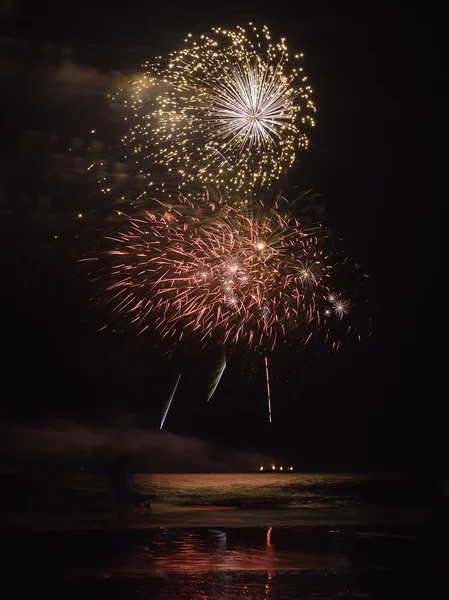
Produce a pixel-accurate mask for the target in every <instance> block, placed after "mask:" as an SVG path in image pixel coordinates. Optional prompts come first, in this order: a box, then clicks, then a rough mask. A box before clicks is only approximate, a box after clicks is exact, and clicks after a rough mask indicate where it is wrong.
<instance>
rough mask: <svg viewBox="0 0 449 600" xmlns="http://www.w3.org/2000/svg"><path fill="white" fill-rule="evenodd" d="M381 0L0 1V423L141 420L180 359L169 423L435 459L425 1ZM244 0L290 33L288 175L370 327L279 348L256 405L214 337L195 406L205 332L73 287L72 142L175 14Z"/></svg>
mask: <svg viewBox="0 0 449 600" xmlns="http://www.w3.org/2000/svg"><path fill="white" fill-rule="evenodd" d="M391 4H394V3H386V2H385V3H383V2H377V3H371V4H367V3H360V2H338V3H337V2H330V1H329V2H321V1H319V2H318V1H315V2H313V1H309V2H308V3H306V2H301V1H298V2H290V3H289V2H283V1H280V2H273V3H271V4H270V5H269V6H267V8H266V9H263V10H264V12H263V13H262V12H261V11H262V8H261V6H262V4H261V3H260V2H259V3H249V2H243V3H222V4H221V5H217V3H210V5H207V3H202V4H201V5H199V4H197V3H193V4H192V3H191V2H188V3H187V2H185V3H182V5H181V3H177V4H174V3H170V2H167V3H160V5H159V6H157V7H155V6H153V3H150V2H141V3H139V2H135V1H127V2H123V3H122V4H121V6H119V7H117V8H113V9H111V7H110V4H109V3H105V2H104V3H102V2H95V1H94V0H92V1H91V2H88V3H87V2H86V3H84V2H76V3H75V2H74V3H70V4H66V3H63V2H60V3H56V2H47V3H39V2H38V3H36V2H28V3H27V2H23V3H21V2H14V1H11V2H3V3H2V9H1V13H0V14H1V15H2V26H1V33H2V42H1V47H0V76H1V80H2V94H1V95H0V102H1V108H2V116H3V125H2V139H1V142H0V148H1V162H0V173H1V177H0V224H1V236H0V243H1V252H0V261H1V270H2V279H1V283H2V293H1V308H2V311H1V315H2V329H1V331H2V357H3V359H2V362H1V367H2V394H1V395H2V400H1V405H0V406H1V408H0V411H1V412H0V418H1V420H2V422H3V424H4V426H5V427H6V429H8V428H11V427H13V425H14V424H18V423H20V424H22V425H25V426H26V427H29V428H30V429H33V428H39V427H44V428H45V427H51V426H52V425H51V424H52V423H54V422H55V420H60V419H65V420H66V421H67V422H70V423H74V424H80V423H82V424H86V425H88V426H99V425H101V426H107V427H115V426H121V427H123V426H125V427H128V426H129V427H137V428H148V429H154V428H157V427H158V424H159V419H160V414H161V411H162V406H163V403H164V400H165V399H166V397H167V396H168V394H169V392H170V389H171V387H172V386H173V384H174V381H175V380H176V377H177V374H178V372H179V367H180V365H182V367H183V373H184V375H183V379H182V385H181V387H180V389H179V394H178V395H177V397H176V398H175V401H174V403H173V407H172V410H171V412H170V413H169V417H168V419H167V422H166V427H167V429H168V430H169V431H170V432H173V433H174V434H176V435H186V436H190V437H198V438H201V439H204V440H209V441H213V442H216V443H217V444H220V445H222V446H228V447H232V448H237V449H241V450H245V451H261V452H266V453H270V454H275V455H282V456H287V457H288V458H289V459H290V460H291V461H292V462H294V463H295V465H296V466H297V469H304V470H316V469H318V470H348V471H351V470H366V471H369V470H377V469H388V470H404V469H407V470H425V471H430V470H433V469H436V468H439V467H442V466H443V464H442V457H443V455H444V452H443V444H442V438H443V431H444V414H443V396H444V394H443V392H441V391H440V388H441V389H442V390H444V388H445V386H444V385H443V384H442V380H443V376H442V371H443V369H444V365H443V350H442V349H441V348H442V347H444V340H445V334H444V331H443V329H444V325H445V311H444V309H443V306H442V303H441V301H440V298H441V296H440V291H441V282H442V281H444V279H445V277H444V276H445V267H444V266H443V265H442V264H441V263H442V262H443V261H442V256H443V251H444V250H443V248H444V233H443V231H444V230H445V229H446V228H443V227H442V220H443V218H444V212H445V211H443V207H445V200H446V195H447V176H446V175H445V170H446V169H447V115H446V111H447V108H446V102H447V99H446V98H445V96H444V88H445V87H446V86H445V83H444V81H443V73H444V68H443V65H442V38H441V37H440V33H439V27H438V26H437V23H438V22H439V20H441V19H442V17H441V16H440V17H439V15H438V14H437V13H436V12H435V11H434V10H433V9H432V7H431V3H430V4H429V3H426V4H425V5H422V6H421V8H420V9H412V8H409V7H406V8H403V9H399V8H397V9H395V8H392V7H391ZM180 5H181V6H180ZM242 5H244V7H242ZM248 20H253V21H255V22H259V23H261V24H264V23H266V24H268V25H269V26H270V28H271V29H272V31H273V32H274V33H275V34H277V35H279V36H282V35H285V36H286V37H287V40H288V43H289V46H290V47H292V48H295V49H297V50H298V51H299V52H304V54H305V57H306V58H305V67H306V70H307V73H308V75H309V79H310V81H311V83H312V85H313V87H314V90H315V103H316V105H317V109H318V112H317V118H316V121H317V126H316V128H315V130H314V131H312V132H311V135H310V149H309V151H308V152H307V154H305V153H302V154H301V155H300V157H299V159H300V160H299V162H298V165H297V167H296V168H295V169H294V171H293V172H292V174H291V176H290V180H291V182H292V183H293V184H296V185H298V188H299V189H305V188H309V187H313V188H314V189H315V190H316V191H317V192H319V193H320V194H322V198H321V200H322V202H323V203H324V205H325V207H326V211H327V220H326V224H327V225H328V226H329V227H330V228H331V229H332V230H333V232H334V234H335V235H336V237H337V238H340V237H341V238H342V239H343V242H342V245H343V247H344V248H345V250H346V251H347V252H348V253H349V254H350V255H351V256H352V257H353V258H354V259H355V260H356V261H357V262H358V263H360V264H362V265H363V270H364V272H366V273H370V275H371V278H370V282H371V284H372V290H373V294H372V299H371V300H370V302H371V305H370V308H369V309H368V308H367V311H368V312H369V315H367V318H368V317H369V318H372V319H373V325H372V327H371V330H372V335H371V337H369V338H367V339H365V340H364V341H363V342H361V343H353V344H349V345H347V346H346V347H345V348H344V349H343V350H342V351H341V352H340V353H335V354H327V353H325V352H324V351H323V352H319V351H318V350H319V349H317V348H316V349H315V350H313V351H312V350H311V351H307V352H305V353H302V352H300V351H299V350H298V349H297V348H291V347H287V346H285V347H280V348H279V352H278V354H277V355H275V356H274V357H273V359H272V396H273V424H272V425H269V424H268V423H267V418H266V397H265V387H264V373H263V364H262V362H261V361H260V356H259V355H252V354H251V352H247V353H244V352H241V353H239V354H236V355H234V356H233V357H231V358H230V361H229V364H228V369H227V370H226V372H225V376H224V377H223V380H222V383H221V384H220V386H219V388H218V389H217V392H216V394H215V396H214V398H213V401H212V402H211V403H210V404H208V405H206V402H205V394H206V390H207V373H208V372H210V369H211V368H213V364H214V360H215V357H214V356H213V355H212V353H207V355H204V354H201V353H198V352H196V351H193V352H192V353H191V354H190V356H187V355H186V353H185V352H184V353H183V354H179V355H175V356H174V357H173V359H171V360H169V359H168V358H167V357H166V355H165V354H164V353H163V349H162V348H161V347H159V346H158V347H156V346H153V345H152V344H151V343H147V344H142V343H141V342H140V341H139V340H138V339H137V338H136V336H135V335H134V331H133V330H132V328H131V327H130V329H129V331H128V332H122V333H119V332H117V333H115V334H114V333H113V332H109V333H105V334H99V333H97V329H99V328H100V327H101V326H102V324H103V322H104V319H105V315H104V314H103V313H102V310H101V309H98V308H95V307H94V306H93V305H92V303H91V302H90V298H91V296H92V293H93V292H92V289H91V283H90V282H89V281H88V278H87V276H86V273H85V271H83V270H82V269H81V268H80V265H79V264H78V262H77V260H78V258H79V256H80V255H81V254H83V253H86V252H88V250H89V248H88V246H87V244H89V243H91V240H92V237H93V234H92V231H95V230H96V229H97V228H99V227H101V222H99V221H100V219H101V215H99V214H98V213H95V214H93V213H92V207H93V205H94V200H93V191H92V186H90V185H89V182H88V178H87V177H86V174H85V167H84V165H85V163H86V161H87V158H88V156H87V155H88V153H89V152H90V153H94V154H95V153H97V154H96V155H97V156H105V157H106V159H107V161H108V164H109V165H110V168H111V169H113V168H115V167H114V152H115V150H114V148H116V147H117V145H118V143H119V139H120V133H121V121H120V115H119V114H117V112H114V110H112V109H111V107H110V106H108V102H107V100H106V98H105V94H106V93H107V91H108V89H109V88H110V86H112V85H113V84H114V82H116V81H120V80H121V79H122V78H123V79H124V80H126V76H127V75H128V74H132V73H136V72H138V71H139V68H140V64H141V62H143V61H144V60H147V59H151V58H152V57H153V56H155V55H158V54H161V53H163V52H165V51H167V50H170V49H171V48H173V47H176V45H177V44H178V43H181V42H182V40H183V37H184V34H185V33H186V32H188V31H192V32H195V33H196V32H198V33H200V32H206V31H207V30H208V29H209V28H210V27H211V26H214V25H237V24H244V23H245V22H247V21H248ZM92 129H95V130H96V134H95V140H96V142H95V144H94V149H93V150H92V135H91V134H90V131H91V130H92ZM89 146H90V147H91V150H87V148H88V147H89ZM69 148H71V150H69ZM445 179H446V181H445ZM79 212H81V213H82V214H83V219H78V218H77V214H78V213H79ZM55 236H57V237H55ZM370 298H371V297H370ZM208 369H209V371H208ZM443 373H444V371H443Z"/></svg>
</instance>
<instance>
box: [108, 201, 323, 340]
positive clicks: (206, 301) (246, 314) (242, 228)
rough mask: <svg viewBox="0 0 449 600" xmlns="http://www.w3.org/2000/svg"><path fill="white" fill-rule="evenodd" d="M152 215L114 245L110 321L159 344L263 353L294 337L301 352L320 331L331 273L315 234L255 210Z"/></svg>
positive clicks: (176, 210) (162, 206) (293, 222)
mask: <svg viewBox="0 0 449 600" xmlns="http://www.w3.org/2000/svg"><path fill="white" fill-rule="evenodd" d="M158 207H159V208H158V211H155V212H147V213H146V214H145V215H144V217H143V218H141V219H131V221H130V228H129V230H128V231H126V232H125V233H122V234H120V235H118V236H117V237H116V238H114V240H113V241H114V243H115V244H116V248H115V249H114V250H111V251H110V252H109V256H110V257H111V259H112V261H113V266H112V270H111V271H109V275H112V280H113V281H112V283H111V284H110V285H109V286H108V288H107V292H108V295H109V296H108V297H109V300H110V301H111V302H112V303H113V305H114V310H115V315H116V316H126V317H128V318H130V319H131V321H133V322H134V323H135V324H136V325H137V326H138V327H139V329H140V331H142V332H143V331H146V330H147V329H148V328H149V327H150V326H151V328H152V329H153V330H155V331H159V333H160V335H161V336H162V337H163V338H164V337H167V336H174V337H178V339H181V338H182V336H183V335H184V334H186V333H189V334H193V335H196V336H197V337H198V338H199V339H200V340H202V341H204V340H206V339H207V338H214V340H215V341H216V342H218V343H222V344H225V343H239V342H244V343H246V344H247V345H249V346H262V345H264V346H265V345H266V346H267V348H274V346H275V344H276V341H277V339H278V338H281V339H282V338H284V337H285V336H286V335H287V333H288V331H289V330H290V329H295V331H296V332H299V334H300V335H301V333H302V334H303V335H304V342H305V343H307V341H308V340H309V339H310V337H311V335H312V332H313V330H314V328H315V329H316V328H319V327H320V326H321V324H322V319H321V318H320V315H321V312H322V311H321V304H322V303H326V302H327V301H328V295H329V289H328V282H329V277H330V273H331V270H330V266H329V265H327V256H326V254H325V253H324V250H323V249H322V247H321V243H320V238H319V237H318V235H317V232H316V231H315V230H314V231H311V232H310V231H304V230H302V229H301V225H300V223H298V222H297V221H296V220H295V219H294V218H293V217H291V216H282V215H280V214H279V213H277V212H276V211H274V210H272V209H268V208H265V207H260V206H259V207H254V208H253V209H251V210H250V211H246V212H245V211H237V210H236V209H233V208H230V207H226V208H224V209H222V210H221V211H220V212H219V213H218V214H217V213H214V214H212V213H208V212H207V209H205V208H201V210H198V211H196V210H195V208H192V207H191V206H189V210H187V208H186V207H185V206H182V205H181V206H178V207H177V208H174V207H172V206H168V205H165V204H163V203H158ZM167 213H169V214H170V215H174V218H173V219H167V218H165V215H166V214H167ZM306 274H307V276H306Z"/></svg>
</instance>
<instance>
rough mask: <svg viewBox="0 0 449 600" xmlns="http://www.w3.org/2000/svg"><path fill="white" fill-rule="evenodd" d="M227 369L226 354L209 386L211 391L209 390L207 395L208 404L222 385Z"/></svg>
mask: <svg viewBox="0 0 449 600" xmlns="http://www.w3.org/2000/svg"><path fill="white" fill-rule="evenodd" d="M225 369H226V354H223V358H222V360H221V362H220V364H219V365H218V367H217V370H216V372H215V373H214V377H213V379H212V381H211V382H210V384H209V390H208V395H207V401H208V402H209V400H210V399H211V398H212V396H213V395H214V393H215V390H216V389H217V387H218V384H219V383H220V380H221V377H222V375H223V373H224V370H225Z"/></svg>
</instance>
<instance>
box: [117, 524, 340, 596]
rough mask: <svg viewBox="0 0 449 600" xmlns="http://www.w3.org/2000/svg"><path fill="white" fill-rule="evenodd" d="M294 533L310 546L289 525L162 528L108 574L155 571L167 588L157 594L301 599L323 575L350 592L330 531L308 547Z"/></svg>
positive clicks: (328, 583) (328, 582) (337, 587)
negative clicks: (327, 536)
mask: <svg viewBox="0 0 449 600" xmlns="http://www.w3.org/2000/svg"><path fill="white" fill-rule="evenodd" d="M282 533H284V535H283V536H282ZM278 534H279V537H278V541H279V543H276V538H277V535H278ZM286 534H287V535H286ZM295 537H296V540H297V542H299V546H301V545H303V544H304V545H305V546H306V547H304V548H300V547H299V548H298V547H296V548H295V547H294V545H293V546H292V539H293V538H292V532H288V531H287V529H286V528H283V531H282V530H278V531H277V530H276V528H273V527H269V528H267V529H265V528H260V529H257V530H252V531H250V532H249V533H248V532H246V534H245V533H242V531H238V530H237V531H236V530H233V529H229V530H225V529H220V528H218V529H208V530H203V529H198V530H175V529H161V530H160V531H158V532H157V533H154V534H153V536H152V537H151V538H150V539H147V543H146V544H145V545H142V546H139V547H137V546H135V547H134V548H133V550H132V552H131V553H130V555H129V557H128V559H127V560H126V561H125V562H124V563H123V564H121V565H119V566H117V567H116V568H115V569H114V570H113V571H112V572H109V573H108V576H109V577H113V578H117V577H124V576H131V575H132V576H134V577H135V576H138V575H140V576H143V575H151V576H154V577H156V578H159V580H160V581H163V590H164V591H163V595H161V596H155V597H157V598H159V597H161V598H162V597H163V598H166V599H168V598H169V599H172V598H173V599H175V598H186V599H187V598H192V599H193V598H198V599H201V600H209V599H210V600H212V599H217V598H218V599H222V600H231V599H233V598H236V599H237V598H248V599H250V600H267V599H269V598H271V599H273V600H274V599H276V600H278V599H281V598H283V599H285V600H288V599H293V598H296V599H297V598H298V595H297V594H298V593H299V590H300V589H302V588H304V586H305V588H306V589H307V588H308V587H310V586H311V585H312V581H314V583H313V585H312V587H314V589H315V593H314V596H315V597H316V598H318V597H320V596H318V595H317V590H318V588H319V585H318V587H317V584H318V579H319V578H320V577H321V578H323V579H324V580H325V582H326V585H325V588H326V590H327V591H328V592H329V591H330V589H331V588H332V590H333V593H334V592H337V593H339V594H340V593H343V592H344V593H345V594H347V593H348V591H349V590H348V589H347V583H346V581H345V578H344V577H343V576H342V573H343V571H345V570H347V569H348V567H349V561H348V559H347V558H346V557H345V556H344V555H339V554H335V549H334V553H332V552H331V551H330V550H331V549H330V548H326V546H329V541H330V540H331V539H332V536H331V537H330V540H327V542H326V541H325V542H324V547H323V540H322V539H321V540H315V543H314V544H312V546H315V548H314V549H307V544H308V542H307V540H306V539H302V537H303V536H302V535H301V534H299V535H298V533H297V535H296V536H295ZM317 542H318V544H317ZM293 574H295V576H296V579H295V581H294V582H292V580H291V576H292V575H293ZM298 574H301V577H298ZM318 574H319V576H318ZM304 592H305V590H304V589H302V592H301V593H302V594H303V593H304ZM301 597H304V598H306V597H308V596H301Z"/></svg>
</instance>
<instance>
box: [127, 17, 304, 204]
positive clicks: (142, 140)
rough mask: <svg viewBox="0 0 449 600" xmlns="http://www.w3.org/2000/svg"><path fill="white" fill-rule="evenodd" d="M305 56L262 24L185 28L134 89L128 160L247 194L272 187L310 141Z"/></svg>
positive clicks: (145, 169) (146, 168)
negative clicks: (202, 30)
mask: <svg viewBox="0 0 449 600" xmlns="http://www.w3.org/2000/svg"><path fill="white" fill-rule="evenodd" d="M301 58H302V54H301V55H292V54H291V53H290V52H289V50H288V48H287V45H286V42H285V39H284V38H281V39H280V40H279V41H278V42H273V41H272V37H271V34H270V31H269V29H268V28H267V27H266V26H264V27H263V28H262V29H261V30H258V29H257V28H256V27H254V26H252V25H251V24H250V25H249V26H248V27H247V28H243V27H237V28H236V29H235V30H233V31H232V30H226V29H221V28H216V29H213V30H212V32H211V33H210V34H209V35H202V36H200V37H198V38H194V37H193V36H192V35H190V34H189V36H188V37H187V38H186V40H185V46H184V47H183V48H181V49H180V50H178V51H176V52H173V53H171V54H170V55H169V57H168V59H167V60H166V61H165V62H163V63H162V64H160V65H152V66H151V65H149V63H147V65H146V67H147V68H148V71H147V73H146V74H145V75H144V76H143V77H142V79H141V80H140V81H138V82H134V83H133V84H132V85H131V97H130V99H129V101H127V104H126V105H127V106H130V108H131V109H132V110H131V111H130V114H129V122H130V123H131V128H130V131H129V132H128V133H127V134H126V135H125V136H124V138H123V143H124V144H125V147H126V148H128V149H129V152H130V158H131V159H132V160H133V161H136V163H137V164H138V165H139V168H140V169H141V171H142V173H144V174H146V175H147V176H148V178H149V179H151V175H150V169H149V165H154V164H162V165H165V166H166V167H167V168H168V171H169V172H170V175H173V174H176V175H177V176H179V178H180V179H181V181H183V182H184V183H185V182H201V183H202V184H207V185H213V186H217V187H221V188H228V187H231V188H233V189H235V190H244V191H246V192H248V191H249V190H250V189H251V188H253V187H254V186H259V187H260V186H267V185H269V184H270V183H271V182H272V181H274V180H276V179H278V178H279V177H280V175H281V174H282V173H284V172H285V171H286V170H287V169H288V168H289V167H291V166H292V164H293V162H294V158H295V153H296V150H297V149H298V148H300V147H304V148H305V147H307V144H308V140H307V137H306V135H305V129H306V127H307V125H311V126H313V125H314V119H313V115H314V112H315V107H314V104H313V101H312V89H311V87H310V85H308V83H307V77H306V76H305V75H304V73H303V68H302V67H301V66H300V65H299V62H300V59H301ZM211 150H213V152H211ZM224 162H225V163H226V166H225V165H224Z"/></svg>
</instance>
